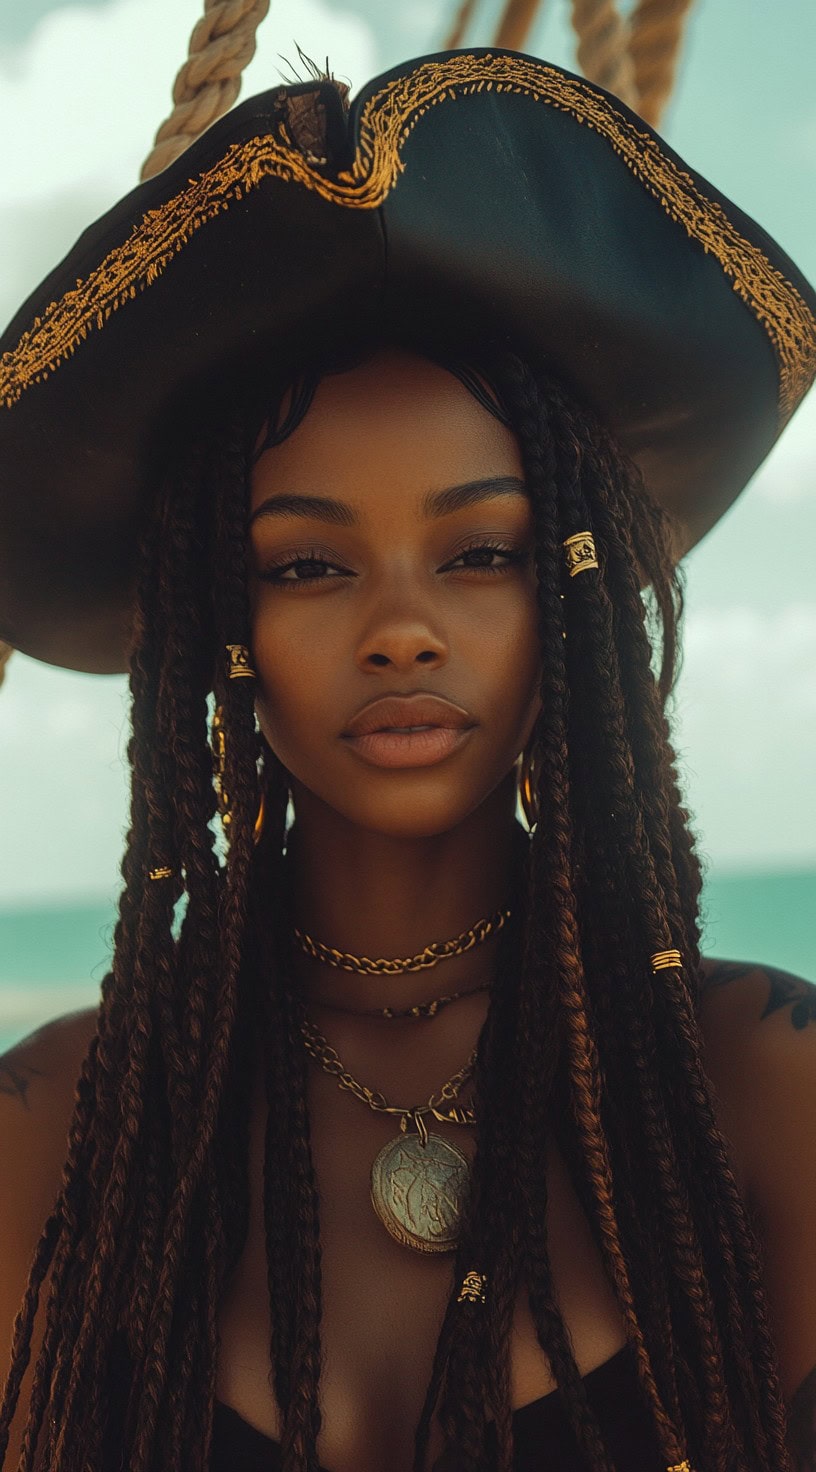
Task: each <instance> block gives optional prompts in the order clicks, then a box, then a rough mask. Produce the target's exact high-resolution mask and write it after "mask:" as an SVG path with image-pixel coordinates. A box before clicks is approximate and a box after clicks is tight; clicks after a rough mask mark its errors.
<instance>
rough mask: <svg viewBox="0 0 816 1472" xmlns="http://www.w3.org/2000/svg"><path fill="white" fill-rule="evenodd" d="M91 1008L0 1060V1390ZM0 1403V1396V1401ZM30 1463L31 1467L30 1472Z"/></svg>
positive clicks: (62, 1153)
mask: <svg viewBox="0 0 816 1472" xmlns="http://www.w3.org/2000/svg"><path fill="white" fill-rule="evenodd" d="M96 1018H97V1009H96V1008H95V1007H90V1008H85V1009H82V1010H81V1011H77V1012H70V1013H66V1014H65V1015H64V1016H61V1017H56V1018H54V1019H53V1020H52V1021H50V1022H47V1023H46V1024H45V1025H44V1026H43V1027H40V1028H38V1029H37V1030H36V1031H35V1032H32V1033H30V1034H29V1035H28V1037H25V1038H22V1039H21V1040H20V1041H19V1042H18V1043H16V1044H15V1045H14V1047H12V1048H10V1049H9V1050H8V1051H7V1052H6V1053H4V1054H3V1055H2V1057H0V1169H2V1182H3V1189H2V1191H0V1392H2V1388H3V1386H4V1385H5V1382H6V1378H7V1376H8V1372H9V1368H10V1365H11V1347H12V1340H13V1336H14V1329H15V1321H16V1318H17V1314H18V1312H19V1310H20V1308H21V1306H22V1302H23V1297H24V1294H25V1290H26V1285H27V1283H28V1276H29V1272H30V1269H31V1265H32V1262H33V1259H34V1254H35V1251H36V1248H37V1243H38V1242H39V1240H40V1235H41V1232H42V1229H43V1227H44V1226H45V1223H46V1221H47V1219H48V1217H49V1216H50V1214H51V1211H52V1210H53V1207H54V1203H55V1201H56V1199H57V1196H58V1193H59V1190H60V1186H61V1184H62V1169H63V1165H64V1163H65V1157H66V1155H67V1151H68V1130H69V1126H70V1122H71V1116H72V1114H73V1110H74V1104H75V1102H76V1084H77V1081H78V1079H79V1077H80V1074H81V1072H82V1063H83V1060H84V1058H85V1056H86V1054H87V1051H88V1048H89V1046H90V1043H91V1039H92V1037H93V1035H94V1033H95V1031H96ZM50 1276H51V1275H50V1271H49V1273H48V1274H47V1275H46V1278H45V1280H44V1283H43V1287H42V1290H41V1293H40V1304H39V1308H38V1311H37V1316H36V1319H35V1322H34V1329H33V1333H32V1339H31V1358H30V1360H29V1364H28V1366H27V1368H26V1371H25V1374H24V1376H23V1381H22V1385H21V1388H20V1398H19V1401H18V1404H17V1410H16V1412H15V1415H14V1418H13V1420H12V1423H11V1430H10V1435H9V1444H8V1449H7V1452H6V1465H7V1466H9V1467H12V1466H14V1467H16V1465H17V1463H18V1461H19V1457H20V1449H21V1440H22V1433H23V1428H24V1426H25V1421H26V1418H27V1413H28V1402H29V1400H30V1396H31V1390H32V1386H33V1372H34V1367H35V1365H36V1363H37V1359H38V1357H39V1352H40V1347H41V1344H42V1331H43V1321H44V1307H45V1304H46V1303H47V1300H48V1290H49V1287H50ZM0 1398H2V1396H1V1395H0ZM36 1465H37V1464H36V1463H35V1466H36Z"/></svg>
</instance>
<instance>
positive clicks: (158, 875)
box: [147, 865, 173, 879]
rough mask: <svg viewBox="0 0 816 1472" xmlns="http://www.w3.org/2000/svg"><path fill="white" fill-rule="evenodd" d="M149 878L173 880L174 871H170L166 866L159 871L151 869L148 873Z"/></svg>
mask: <svg viewBox="0 0 816 1472" xmlns="http://www.w3.org/2000/svg"><path fill="white" fill-rule="evenodd" d="M147 877H148V879H172V878H173V870H172V869H168V868H167V866H166V865H165V866H164V867H162V868H159V869H151V870H150V871H149V872H148V876H147Z"/></svg>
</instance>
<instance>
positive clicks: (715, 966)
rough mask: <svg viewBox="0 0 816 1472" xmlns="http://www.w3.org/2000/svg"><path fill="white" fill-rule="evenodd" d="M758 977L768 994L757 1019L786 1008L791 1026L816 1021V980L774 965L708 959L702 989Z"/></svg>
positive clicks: (804, 1025)
mask: <svg viewBox="0 0 816 1472" xmlns="http://www.w3.org/2000/svg"><path fill="white" fill-rule="evenodd" d="M750 975H755V976H761V977H763V978H764V980H765V982H766V983H767V988H768V994H767V1000H766V1002H765V1006H764V1009H763V1011H762V1013H761V1015H760V1021H762V1019H763V1018H765V1017H770V1015H771V1013H773V1012H779V1011H780V1010H781V1009H782V1008H783V1007H789V1008H790V1012H789V1017H790V1022H791V1026H792V1027H794V1028H796V1030H797V1031H801V1030H802V1028H803V1027H807V1025H808V1023H809V1022H813V1023H816V983H814V982H812V981H806V980H805V978H804V977H802V976H794V975H793V973H792V972H790V971H781V970H780V969H779V968H778V967H775V966H763V965H756V964H755V965H752V964H751V963H750V962H748V961H717V960H710V961H709V962H708V965H707V974H706V980H705V985H704V990H705V991H709V990H713V989H714V988H715V987H724V986H729V985H730V984H731V983H732V982H735V981H739V980H740V979H741V978H742V977H745V976H750Z"/></svg>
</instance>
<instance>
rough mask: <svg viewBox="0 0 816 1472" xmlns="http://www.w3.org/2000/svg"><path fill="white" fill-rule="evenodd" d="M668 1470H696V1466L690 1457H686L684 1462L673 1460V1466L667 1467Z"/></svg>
mask: <svg viewBox="0 0 816 1472" xmlns="http://www.w3.org/2000/svg"><path fill="white" fill-rule="evenodd" d="M666 1472H694V1468H693V1467H692V1465H691V1462H690V1461H689V1459H688V1457H684V1458H683V1460H682V1462H672V1464H671V1466H670V1467H667V1468H666Z"/></svg>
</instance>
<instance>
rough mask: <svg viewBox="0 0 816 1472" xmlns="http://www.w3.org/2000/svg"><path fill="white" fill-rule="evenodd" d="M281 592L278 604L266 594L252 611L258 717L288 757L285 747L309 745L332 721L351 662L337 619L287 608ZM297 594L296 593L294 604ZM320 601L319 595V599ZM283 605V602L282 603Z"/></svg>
mask: <svg viewBox="0 0 816 1472" xmlns="http://www.w3.org/2000/svg"><path fill="white" fill-rule="evenodd" d="M289 596H290V595H287V594H281V595H279V597H278V602H277V604H276V606H275V608H274V610H273V609H270V608H268V607H264V600H263V597H261V599H260V600H259V601H258V603H256V605H255V607H254V608H253V611H252V651H253V657H254V660H255V668H256V670H257V673H258V698H257V701H256V706H257V711H258V719H259V721H260V724H261V729H262V731H263V734H264V736H265V737H266V739H267V741H269V743H270V745H271V746H272V747H273V749H274V750H275V751H277V753H278V755H279V756H281V758H282V759H283V760H285V757H284V755H283V750H282V748H283V747H287V746H290V745H292V744H295V745H297V746H298V747H304V748H305V747H308V745H309V742H310V737H311V736H312V735H314V734H316V733H317V732H318V731H319V730H320V728H321V723H322V725H323V726H325V724H326V711H327V708H329V709H330V708H331V705H332V703H333V698H334V693H335V692H334V686H335V684H336V683H337V681H338V677H339V672H340V671H341V670H342V669H343V668H344V667H345V663H346V662H347V658H348V656H347V652H346V659H345V661H344V659H343V650H342V648H341V647H339V646H340V645H341V644H342V640H341V638H340V637H339V630H338V628H337V622H336V621H334V622H333V621H331V620H326V619H325V618H321V619H320V620H319V621H318V620H312V619H310V618H309V616H308V614H309V610H308V608H305V607H304V605H305V604H306V603H307V602H308V601H309V600H308V599H307V598H304V599H303V600H302V603H301V604H300V607H297V606H296V607H287V606H286V604H285V602H284V600H285V599H286V598H287V597H289ZM297 596H298V595H297V594H292V595H291V601H292V603H293V604H294V603H295V600H296V599H297ZM315 603H317V600H315ZM280 605H283V606H280Z"/></svg>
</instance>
